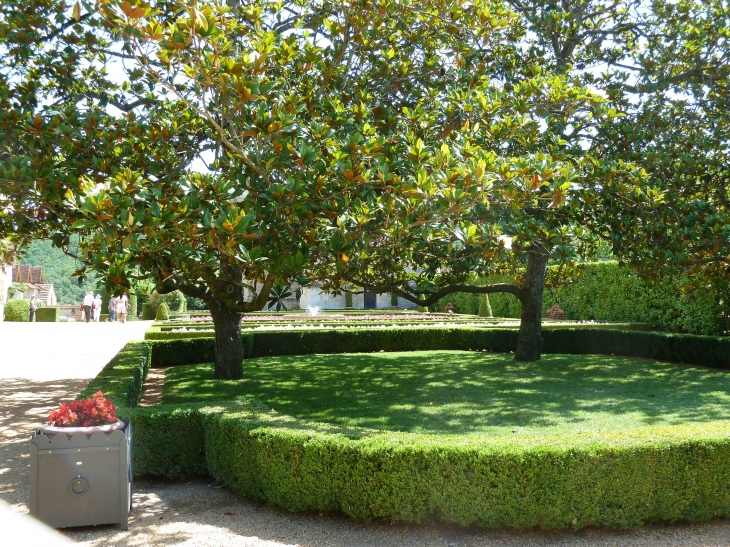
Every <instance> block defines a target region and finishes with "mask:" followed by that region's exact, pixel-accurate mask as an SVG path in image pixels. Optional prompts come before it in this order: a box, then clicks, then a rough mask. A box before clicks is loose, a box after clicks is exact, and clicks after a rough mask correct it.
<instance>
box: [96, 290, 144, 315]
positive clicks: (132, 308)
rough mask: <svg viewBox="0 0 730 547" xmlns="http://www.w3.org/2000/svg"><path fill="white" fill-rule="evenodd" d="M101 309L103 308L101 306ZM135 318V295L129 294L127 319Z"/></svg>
mask: <svg viewBox="0 0 730 547" xmlns="http://www.w3.org/2000/svg"><path fill="white" fill-rule="evenodd" d="M102 309H103V308H102ZM136 320H137V295H136V294H130V295H129V308H128V309H127V321H136Z"/></svg>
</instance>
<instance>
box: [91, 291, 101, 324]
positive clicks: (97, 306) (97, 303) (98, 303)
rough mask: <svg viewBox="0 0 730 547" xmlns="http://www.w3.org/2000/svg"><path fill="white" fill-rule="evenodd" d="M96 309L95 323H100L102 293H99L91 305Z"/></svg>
mask: <svg viewBox="0 0 730 547" xmlns="http://www.w3.org/2000/svg"><path fill="white" fill-rule="evenodd" d="M91 307H92V308H93V309H94V323H98V322H99V319H101V295H100V294H97V295H96V298H94V303H93V304H92V306H91Z"/></svg>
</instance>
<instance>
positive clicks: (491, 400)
mask: <svg viewBox="0 0 730 547" xmlns="http://www.w3.org/2000/svg"><path fill="white" fill-rule="evenodd" d="M244 374H245V375H246V378H245V379H243V380H228V381H218V380H213V365H212V364H205V365H193V366H185V367H172V368H168V369H167V377H166V379H165V386H164V392H163V400H162V402H163V403H182V402H189V401H220V400H227V399H235V398H237V397H256V398H258V399H260V400H261V401H262V402H264V403H265V404H266V405H268V406H269V407H271V408H273V409H274V410H276V411H277V412H279V413H282V414H288V415H291V416H295V417H297V418H302V419H306V420H314V421H319V422H327V423H332V424H339V425H347V426H355V427H366V428H374V429H389V430H397V431H410V432H418V433H438V434H461V435H463V434H486V435H511V434H514V433H527V434H540V433H544V434H553V433H567V432H571V431H575V432H580V431H597V430H605V429H628V428H635V427H643V426H649V425H676V424H684V423H690V422H706V421H716V420H727V419H730V404H729V403H730V374H728V373H725V372H719V371H710V370H704V369H698V368H690V367H685V366H681V365H676V364H671V363H662V362H654V361H649V360H643V359H632V358H625V357H609V356H604V355H545V356H543V358H542V360H541V361H539V362H534V363H522V362H516V361H514V359H513V356H512V355H509V354H499V353H497V354H495V353H479V352H466V351H420V352H408V353H375V354H372V353H367V354H338V355H297V356H287V357H264V358H258V359H250V360H247V361H245V362H244Z"/></svg>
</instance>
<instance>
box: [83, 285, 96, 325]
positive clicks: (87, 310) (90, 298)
mask: <svg viewBox="0 0 730 547" xmlns="http://www.w3.org/2000/svg"><path fill="white" fill-rule="evenodd" d="M93 305H94V293H93V292H91V291H89V292H88V293H86V296H84V302H83V304H81V309H82V310H84V319H85V320H86V322H87V323H88V322H89V321H91V306H93Z"/></svg>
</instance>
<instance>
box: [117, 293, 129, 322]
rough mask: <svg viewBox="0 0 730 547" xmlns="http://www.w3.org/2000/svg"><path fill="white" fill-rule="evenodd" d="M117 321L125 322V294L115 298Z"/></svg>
mask: <svg viewBox="0 0 730 547" xmlns="http://www.w3.org/2000/svg"><path fill="white" fill-rule="evenodd" d="M117 321H119V322H120V323H126V322H127V295H126V294H124V295H122V296H121V298H117Z"/></svg>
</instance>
